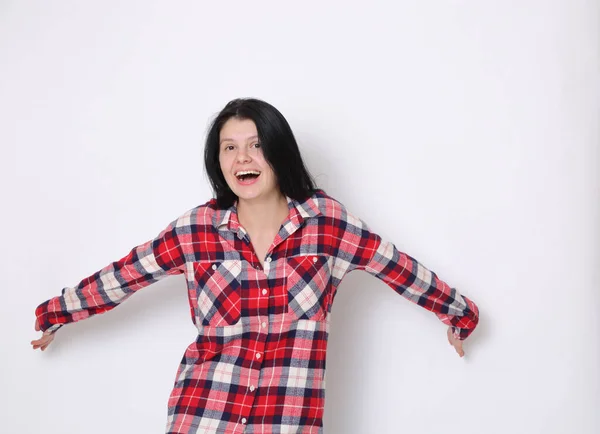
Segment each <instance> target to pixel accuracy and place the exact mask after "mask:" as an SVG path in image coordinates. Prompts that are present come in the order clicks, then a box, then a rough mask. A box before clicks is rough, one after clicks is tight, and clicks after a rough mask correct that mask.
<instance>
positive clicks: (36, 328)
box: [35, 318, 40, 332]
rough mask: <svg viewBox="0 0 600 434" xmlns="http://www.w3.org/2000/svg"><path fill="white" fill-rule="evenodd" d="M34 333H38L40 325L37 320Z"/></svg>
mask: <svg viewBox="0 0 600 434" xmlns="http://www.w3.org/2000/svg"><path fill="white" fill-rule="evenodd" d="M35 331H36V332H39V331H40V323H39V322H38V320H37V318H36V320H35Z"/></svg>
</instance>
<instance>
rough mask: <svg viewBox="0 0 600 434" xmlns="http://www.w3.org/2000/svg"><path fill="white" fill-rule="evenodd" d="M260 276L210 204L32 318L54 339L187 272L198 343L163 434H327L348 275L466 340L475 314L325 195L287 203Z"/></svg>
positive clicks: (230, 219)
mask: <svg viewBox="0 0 600 434" xmlns="http://www.w3.org/2000/svg"><path fill="white" fill-rule="evenodd" d="M288 205H289V214H288V218H287V220H286V221H285V223H284V224H283V225H282V227H281V229H280V231H279V233H278V234H277V236H276V237H275V240H274V242H273V244H272V245H271V248H270V249H269V252H268V253H267V257H266V259H265V261H264V268H263V267H262V266H261V265H260V261H259V260H258V259H257V257H256V255H255V253H254V250H253V248H252V245H251V243H250V240H249V238H248V234H247V233H246V231H245V230H244V228H243V227H242V226H240V223H239V221H238V218H237V213H236V207H235V205H234V206H232V207H231V208H229V209H227V210H222V209H218V208H217V207H216V201H215V200H214V199H213V200H211V201H209V202H207V203H206V204H204V205H201V206H198V207H196V208H194V209H192V210H190V211H188V212H187V213H185V214H184V215H183V216H181V217H180V218H178V219H177V220H175V221H174V222H172V223H171V224H170V225H169V226H168V227H167V228H166V229H165V230H164V231H162V232H161V233H160V234H159V235H158V237H156V238H155V239H153V240H151V241H148V242H147V243H144V244H142V245H140V246H138V247H135V248H134V249H132V250H131V252H130V253H129V254H128V255H127V256H125V257H124V258H122V259H121V260H119V261H116V262H113V263H111V264H109V265H108V266H106V267H105V268H103V269H102V270H100V271H98V272H97V273H95V274H93V275H92V276H90V277H88V278H86V279H84V280H82V281H81V282H80V283H79V284H78V285H77V286H75V287H73V288H64V289H63V291H62V295H60V296H58V297H55V298H52V299H50V300H48V301H46V302H44V303H42V304H41V305H40V306H38V308H37V310H36V315H37V318H38V321H39V323H40V326H41V328H42V330H51V331H55V330H57V329H58V328H59V327H61V326H62V325H64V324H67V323H70V322H75V321H78V320H81V319H84V318H87V317H89V316H90V315H94V314H97V313H102V312H105V311H107V310H110V309H112V308H114V307H115V306H117V305H118V304H119V303H121V302H123V301H124V300H126V299H127V298H128V297H129V296H130V295H132V294H133V293H135V292H136V291H137V290H139V289H141V288H143V287H145V286H147V285H150V284H151V283H153V282H155V281H157V280H158V279H160V278H163V277H165V276H168V275H173V274H180V273H183V274H185V277H186V280H187V287H188V294H189V302H190V311H191V316H192V320H193V322H194V324H195V325H196V327H197V328H198V337H197V339H196V340H195V342H193V343H192V344H190V345H189V346H188V348H187V349H186V351H185V353H184V356H183V358H182V360H181V364H180V365H179V369H178V370H177V375H176V378H175V384H174V387H173V391H172V393H171V395H170V397H169V403H168V418H167V427H166V432H167V433H206V434H208V433H219V434H233V433H242V432H244V433H252V434H254V433H322V432H323V409H324V403H325V355H326V348H327V337H328V334H329V314H330V312H331V305H332V301H333V297H334V294H335V291H336V290H337V288H338V286H339V284H340V283H341V281H342V279H343V278H344V276H345V275H346V274H347V273H349V272H351V271H353V270H365V271H367V272H368V273H370V274H372V275H374V276H376V277H378V278H379V279H381V280H382V281H384V282H385V283H387V284H388V285H389V286H390V287H392V288H393V289H394V290H395V291H397V292H398V293H399V294H401V295H403V296H404V297H406V298H407V299H409V300H411V301H413V302H414V303H416V304H418V305H420V306H423V307H424V308H426V309H428V310H430V311H432V312H434V313H435V314H436V315H437V316H438V318H439V319H440V320H441V321H442V322H443V323H445V324H447V325H449V326H452V327H453V330H454V333H455V336H457V337H459V338H460V339H465V338H466V337H467V336H468V335H469V334H470V333H471V332H472V331H473V329H474V328H475V327H476V325H477V322H478V309H477V306H476V305H475V304H474V303H473V302H472V301H471V300H469V299H468V298H466V297H464V296H461V295H460V294H459V293H458V292H457V291H456V290H455V289H453V288H451V287H449V286H448V285H447V284H446V283H444V282H443V281H441V280H440V279H438V277H437V276H436V275H435V274H434V273H433V272H431V271H430V270H428V269H427V268H425V267H424V266H423V265H422V264H420V263H419V262H417V261H416V260H415V259H414V258H411V257H410V256H408V255H406V254H404V253H402V252H399V251H398V250H397V249H396V247H395V246H394V245H393V244H392V243H390V242H386V241H383V240H382V239H381V238H380V237H379V236H378V235H377V234H375V233H374V232H372V231H370V230H369V228H368V227H367V225H365V223H364V222H362V221H361V220H360V219H358V218H357V217H354V216H352V215H351V214H350V213H348V212H347V211H346V209H345V208H344V206H343V205H342V204H340V203H339V202H337V201H336V200H334V199H333V198H331V197H329V196H327V195H326V194H325V192H323V191H322V190H319V191H317V192H316V193H315V194H314V195H313V196H312V197H310V198H309V199H307V200H306V201H304V202H297V201H295V200H291V199H288Z"/></svg>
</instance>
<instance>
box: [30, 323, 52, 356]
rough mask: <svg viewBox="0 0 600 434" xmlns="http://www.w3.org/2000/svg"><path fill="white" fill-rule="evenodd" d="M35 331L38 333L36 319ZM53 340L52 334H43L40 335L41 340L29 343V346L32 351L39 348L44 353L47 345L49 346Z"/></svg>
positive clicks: (38, 327)
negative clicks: (31, 347)
mask: <svg viewBox="0 0 600 434" xmlns="http://www.w3.org/2000/svg"><path fill="white" fill-rule="evenodd" d="M35 330H36V331H38V332H39V331H40V325H39V323H38V321H37V319H36V320H35ZM53 340H54V333H52V332H44V334H43V335H42V337H41V338H39V339H36V340H34V341H31V345H32V346H33V349H34V350H37V349H38V348H41V349H42V351H44V350H45V349H46V348H47V347H48V345H50V344H51V343H52V341H53Z"/></svg>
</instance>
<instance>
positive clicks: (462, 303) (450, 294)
mask: <svg viewBox="0 0 600 434" xmlns="http://www.w3.org/2000/svg"><path fill="white" fill-rule="evenodd" d="M340 218H341V221H342V222H343V225H344V230H343V232H342V234H341V241H340V246H339V251H338V254H337V255H336V264H335V268H334V269H335V270H336V271H337V272H338V273H341V274H342V275H341V276H340V279H341V278H343V276H344V275H345V274H347V273H349V272H351V271H353V270H365V271H367V272H368V273H369V274H371V275H373V276H375V277H377V278H378V279H381V280H382V281H383V282H385V283H386V284H387V285H389V286H390V287H391V288H393V289H394V290H395V291H396V292H398V293H399V294H400V295H402V296H403V297H405V298H407V299H408V300H410V301H412V302H414V303H416V304H418V305H419V306H422V307H424V308H425V309H427V310H430V311H431V312H433V313H435V314H436V315H437V317H438V318H439V319H440V320H441V321H442V322H443V323H444V324H446V325H448V326H450V327H452V331H453V334H454V336H455V337H456V338H458V339H460V340H464V339H466V338H467V337H468V336H469V335H470V334H471V333H472V332H473V330H474V329H475V327H476V326H477V323H478V321H479V310H478V308H477V306H476V305H475V303H473V301H471V300H469V299H468V298H467V297H465V296H463V295H461V294H459V292H458V291H457V290H456V289H455V288H451V287H450V286H449V285H448V284H447V283H445V282H443V281H442V280H440V279H439V278H438V277H437V275H436V274H435V273H434V272H433V271H431V270H429V269H427V268H426V267H425V266H424V265H423V264H421V263H419V262H418V261H417V260H416V259H415V258H412V257H410V256H409V255H407V254H406V253H403V252H400V251H398V249H397V248H396V246H394V244H392V243H391V242H389V241H385V240H382V239H381V237H380V236H379V235H377V234H376V233H374V232H372V231H371V230H370V229H369V227H368V226H367V225H366V224H365V222H364V221H362V220H360V219H359V218H357V217H355V216H353V215H352V214H350V213H349V212H347V210H346V209H345V208H344V207H343V206H342V211H341V216H340Z"/></svg>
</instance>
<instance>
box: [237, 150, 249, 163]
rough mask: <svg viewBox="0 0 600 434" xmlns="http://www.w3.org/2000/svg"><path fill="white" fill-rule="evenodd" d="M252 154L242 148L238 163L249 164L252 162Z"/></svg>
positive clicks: (238, 154) (238, 155)
mask: <svg viewBox="0 0 600 434" xmlns="http://www.w3.org/2000/svg"><path fill="white" fill-rule="evenodd" d="M250 160H251V158H250V154H248V151H247V150H246V149H244V148H240V151H239V152H238V153H237V161H238V163H248V162H250Z"/></svg>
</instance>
